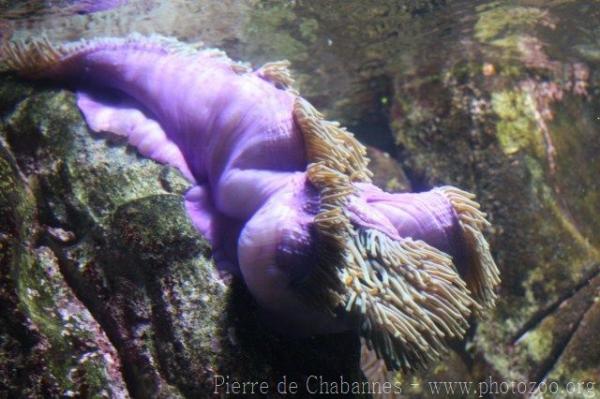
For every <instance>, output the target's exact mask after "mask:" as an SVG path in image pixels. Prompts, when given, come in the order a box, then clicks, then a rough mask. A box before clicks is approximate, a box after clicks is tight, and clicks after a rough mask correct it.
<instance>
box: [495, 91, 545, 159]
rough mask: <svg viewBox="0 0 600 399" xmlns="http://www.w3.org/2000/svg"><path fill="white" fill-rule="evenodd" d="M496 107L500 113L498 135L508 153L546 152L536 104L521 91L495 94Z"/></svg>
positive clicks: (500, 142)
mask: <svg viewBox="0 0 600 399" xmlns="http://www.w3.org/2000/svg"><path fill="white" fill-rule="evenodd" d="M491 103H492V108H493V110H494V112H495V113H496V115H497V116H498V122H497V123H496V135H497V138H498V143H499V144H500V147H501V148H502V150H503V151H504V153H505V154H507V155H513V154H515V153H517V152H519V151H522V150H525V149H528V150H530V151H532V153H533V154H535V155H536V156H538V157H543V156H544V152H545V147H544V141H543V136H542V132H541V129H540V128H539V126H538V123H537V121H536V119H535V113H534V112H535V104H534V103H533V99H532V98H531V96H530V95H529V94H527V93H525V92H523V91H521V90H518V89H517V90H505V91H500V92H495V93H492V101H491Z"/></svg>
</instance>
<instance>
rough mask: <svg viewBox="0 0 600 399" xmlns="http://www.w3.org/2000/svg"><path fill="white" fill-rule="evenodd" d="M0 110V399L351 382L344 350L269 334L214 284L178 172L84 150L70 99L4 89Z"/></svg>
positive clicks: (90, 139)
mask: <svg viewBox="0 0 600 399" xmlns="http://www.w3.org/2000/svg"><path fill="white" fill-rule="evenodd" d="M0 98H1V101H0V112H1V113H2V120H3V123H2V125H1V129H0V134H1V141H0V147H1V157H0V159H1V161H0V175H1V177H2V179H1V180H0V181H1V182H2V190H0V201H1V203H0V211H1V213H0V217H1V220H0V221H1V223H0V226H1V231H0V240H1V241H0V243H1V246H0V270H1V272H2V274H1V277H0V278H1V280H0V281H1V291H0V301H2V302H1V303H2V307H1V310H0V320H2V323H0V336H1V337H2V339H1V342H2V344H1V346H0V355H1V356H0V376H1V381H2V385H0V391H1V392H3V393H4V392H5V393H7V394H8V396H9V397H19V395H26V396H29V397H63V396H69V395H82V396H89V397H92V396H100V397H116V398H124V397H130V396H132V397H163V398H172V397H198V398H202V397H212V396H213V393H212V392H213V386H214V378H215V376H216V375H227V376H229V377H230V378H231V379H232V380H237V381H247V380H251V381H268V382H269V383H270V384H271V386H275V383H276V382H278V381H279V380H280V378H281V376H282V375H288V376H289V379H290V380H296V381H299V382H301V381H304V380H306V378H307V376H309V375H311V374H316V375H323V376H324V378H325V379H326V380H329V379H330V380H335V379H339V377H340V375H342V376H345V377H346V378H347V379H349V380H354V381H357V380H361V379H362V377H361V372H360V369H359V361H358V360H359V358H358V356H359V348H358V346H357V344H358V341H357V340H356V337H355V336H354V335H353V334H337V335H333V336H325V337H319V338H311V339H306V340H288V339H285V338H282V337H278V336H276V335H272V334H271V333H269V332H268V331H265V329H264V327H263V326H261V323H260V321H259V319H258V317H257V315H256V313H257V309H256V307H255V306H254V305H252V304H253V302H252V301H251V300H250V299H249V297H248V294H247V292H246V291H245V289H244V288H243V287H241V286H240V285H239V284H232V283H230V282H224V281H222V280H221V279H220V278H218V276H217V275H216V274H215V269H214V265H213V264H212V262H211V261H210V255H211V254H210V248H209V246H208V244H207V243H206V241H204V240H203V239H202V237H200V236H199V235H198V234H197V232H196V231H195V229H194V227H193V226H192V225H191V223H190V222H189V219H188V217H187V215H186V213H185V208H184V204H183V199H182V196H181V195H182V194H183V192H184V191H185V190H186V189H187V188H188V187H189V183H188V182H187V181H186V180H185V179H184V178H183V177H181V175H180V174H179V173H178V172H177V171H175V170H174V169H173V168H170V167H163V166H160V165H158V164H156V163H155V162H152V161H149V160H145V159H143V158H141V157H139V156H138V155H136V153H135V152H134V151H132V150H130V149H127V148H126V147H125V146H123V145H122V143H117V144H114V143H111V142H107V141H105V140H103V139H101V138H99V137H94V136H92V135H90V132H89V130H88V128H87V127H86V124H85V121H84V120H83V118H82V117H81V115H80V113H79V110H78V109H77V107H76V105H75V98H74V96H73V95H72V94H70V93H68V92H64V91H56V90H50V89H48V88H46V89H44V88H43V87H42V88H40V87H39V86H38V88H37V89H33V87H32V86H30V85H25V84H23V83H21V82H16V81H15V80H13V79H12V78H9V77H5V78H4V80H3V83H2V85H1V88H0ZM240 359H243V361H240ZM332 359H333V360H332Z"/></svg>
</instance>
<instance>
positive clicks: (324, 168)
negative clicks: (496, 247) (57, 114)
mask: <svg viewBox="0 0 600 399" xmlns="http://www.w3.org/2000/svg"><path fill="white" fill-rule="evenodd" d="M1 62H2V63H3V64H4V67H5V68H8V69H10V70H13V71H16V72H18V73H20V74H21V75H23V76H25V77H27V78H45V79H53V80H56V81H59V82H62V83H64V84H68V85H69V87H73V88H75V89H76V91H77V104H78V106H79V108H80V109H81V112H82V113H83V115H84V117H85V119H86V121H87V123H88V125H89V127H90V128H91V129H92V130H94V131H97V132H111V133H113V134H116V135H120V136H123V137H126V139H127V141H128V143H129V144H131V145H132V146H134V147H135V148H137V150H138V151H139V152H140V153H141V154H142V155H143V156H146V157H148V158H151V159H154V160H156V161H158V162H161V163H164V164H169V165H172V166H174V167H176V168H177V169H178V170H179V171H180V172H181V173H182V174H183V175H184V176H185V177H186V178H187V179H188V180H189V181H190V183H191V185H192V188H191V189H189V191H187V193H186V194H185V204H186V209H187V213H188V215H189V217H190V219H191V220H192V222H193V224H194V226H195V227H196V228H197V230H198V231H199V233H200V234H202V235H203V236H204V237H206V238H207V239H208V240H209V241H210V243H211V244H212V247H213V253H214V258H215V263H216V265H217V267H218V268H219V269H220V270H226V271H228V272H230V273H233V274H235V275H238V276H240V277H241V278H243V280H244V281H245V284H246V286H247V287H248V289H249V291H250V292H251V293H252V295H253V297H254V298H255V299H256V301H257V302H258V304H259V306H260V307H261V309H263V310H264V312H265V314H266V315H267V317H270V318H271V320H274V322H272V323H271V324H272V325H273V327H274V328H276V329H278V330H279V332H280V333H284V334H285V333H287V334H295V335H312V334H326V333H333V332H340V331H346V330H350V329H355V330H357V331H358V332H359V333H360V335H361V337H362V339H363V342H364V344H365V347H366V348H368V349H366V350H367V351H369V353H371V355H372V357H373V358H375V356H376V358H378V359H380V360H379V363H380V364H383V363H385V367H386V368H387V369H390V370H398V369H404V370H410V369H414V368H420V367H422V366H424V365H425V364H427V363H428V362H429V361H431V360H435V359H437V358H439V357H440V355H442V354H443V353H444V352H445V351H446V348H447V343H448V341H449V340H451V339H456V338H461V337H462V336H463V335H464V334H465V331H466V329H467V327H468V320H469V318H470V316H471V315H475V316H480V315H482V314H483V313H484V312H485V311H487V310H489V309H490V308H491V307H493V306H494V302H495V298H496V295H495V292H494V289H495V287H496V286H497V285H498V284H499V282H500V278H499V272H498V269H497V267H496V265H495V263H494V260H493V259H492V256H491V254H490V250H489V245H488V243H487V241H486V240H485V238H484V236H483V233H482V231H483V229H484V228H485V227H486V226H488V225H489V223H488V222H487V221H486V219H485V214H484V213H483V212H481V211H480V209H479V204H478V203H477V202H475V201H474V195H472V194H469V193H467V192H464V191H462V190H460V189H458V188H455V187H451V186H444V187H438V188H434V189H433V190H431V191H429V192H423V193H414V194H410V193H407V194H390V193H386V192H384V191H382V190H380V189H379V188H377V187H375V186H374V185H373V184H372V183H371V179H370V177H371V175H372V174H371V172H370V171H369V169H368V168H367V164H368V162H369V160H368V158H367V157H366V151H365V147H364V146H363V145H362V144H361V143H359V142H358V141H357V140H356V139H355V138H354V136H353V135H352V134H351V133H350V132H348V131H347V130H345V129H344V128H343V127H340V125H339V124H338V123H336V122H332V121H328V120H325V119H324V117H323V115H322V114H320V113H319V112H318V111H317V110H316V109H315V108H313V106H311V105H310V104H309V103H308V101H306V100H305V99H303V98H302V97H301V96H300V95H299V94H298V92H297V91H295V90H294V89H293V88H292V85H293V83H294V82H293V79H292V77H291V75H290V72H289V71H288V62H287V61H280V62H272V63H268V64H265V65H264V66H262V67H261V68H258V69H256V70H252V69H251V68H250V67H249V66H247V65H245V64H242V63H238V62H234V61H232V60H231V59H229V58H228V57H227V56H226V55H225V54H224V53H223V52H222V51H219V50H215V49H199V48H197V46H191V45H187V44H185V43H182V42H179V41H177V40H175V39H170V38H165V37H161V36H148V37H144V36H140V35H136V34H134V35H131V36H129V37H126V38H98V39H94V40H81V41H77V42H74V43H68V44H61V45H54V44H51V43H50V42H49V41H48V40H47V39H40V40H31V41H27V42H18V43H17V42H13V43H5V44H4V45H3V47H2V50H1Z"/></svg>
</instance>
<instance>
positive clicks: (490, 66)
mask: <svg viewBox="0 0 600 399" xmlns="http://www.w3.org/2000/svg"><path fill="white" fill-rule="evenodd" d="M584 3H585V2H568V3H567V2H564V4H561V6H560V7H558V6H557V7H556V8H552V7H544V8H543V9H542V8H541V7H534V6H532V7H519V6H516V5H505V6H498V5H488V6H481V7H479V8H477V9H476V10H472V11H473V12H472V15H471V17H470V19H469V20H470V21H472V22H471V23H472V25H471V26H472V28H465V29H464V30H463V31H462V33H461V34H459V35H457V36H456V37H455V38H454V40H453V41H450V42H446V43H445V46H446V48H447V50H446V51H445V52H443V53H442V57H443V58H444V59H445V62H443V63H440V62H437V60H436V61H432V62H431V63H428V61H425V62H424V63H423V64H421V65H419V64H418V66H419V67H417V68H414V71H413V73H406V72H405V71H398V73H397V77H396V80H395V82H396V83H395V85H396V88H395V91H396V93H397V94H396V97H395V101H394V105H393V108H392V111H391V112H392V115H393V124H394V128H395V135H396V139H397V143H398V145H399V156H400V157H401V159H403V165H404V166H405V168H406V170H407V174H408V175H409V176H411V177H413V180H412V181H411V182H412V183H413V185H414V186H416V187H420V186H421V187H424V188H427V187H430V186H435V185H439V184H446V183H450V184H455V185H458V186H459V187H463V188H466V189H468V190H471V191H475V192H476V193H477V194H478V197H479V200H480V202H481V204H482V205H483V208H484V210H485V211H486V212H488V213H489V217H490V220H491V222H492V225H493V228H492V229H491V230H490V231H489V233H490V236H491V247H492V249H493V252H494V255H495V258H496V260H497V262H498V264H499V266H500V268H501V271H502V279H503V283H502V286H501V289H500V291H499V301H498V306H497V308H496V310H495V311H494V312H492V313H491V314H490V315H489V317H488V318H487V319H485V320H482V321H481V322H479V323H478V324H477V327H476V329H475V330H474V332H473V337H472V338H471V339H470V340H468V341H467V344H466V346H465V347H464V348H462V349H459V352H458V353H459V354H461V355H460V356H461V358H462V359H463V361H464V362H465V364H466V365H467V366H468V367H467V369H466V372H465V375H464V376H462V377H461V379H460V380H462V381H485V379H486V378H487V379H490V380H489V381H497V382H498V381H499V382H502V381H508V382H514V383H515V385H516V384H517V383H518V382H528V381H532V382H535V383H540V382H542V381H543V383H542V385H540V388H544V387H546V388H547V387H549V386H550V385H551V384H553V383H554V384H555V385H552V387H555V388H557V389H559V390H560V392H559V393H557V394H556V395H557V396H558V397H564V396H565V395H567V394H572V395H575V396H577V395H581V396H584V395H587V396H589V395H591V396H593V394H594V393H595V394H596V395H597V394H598V392H599V391H598V389H600V387H598V386H597V384H595V385H594V382H595V381H597V380H598V376H599V375H600V368H599V366H598V365H599V364H600V357H599V356H598V351H597V350H595V349H592V347H594V348H595V344H592V343H591V342H593V341H594V340H595V338H593V333H592V332H591V331H592V330H591V329H592V328H594V327H592V326H597V324H598V312H597V309H596V308H597V307H598V306H597V298H598V293H599V292H600V291H599V290H600V280H598V274H599V273H600V241H599V239H598V237H599V233H600V217H599V216H598V212H597V210H598V203H600V201H599V199H600V198H599V195H600V186H599V185H598V183H597V182H598V179H597V176H598V174H599V173H600V162H598V157H597V154H598V151H600V141H599V140H598V137H599V134H598V133H599V131H600V125H599V124H598V118H597V110H598V109H599V106H600V103H599V100H598V93H599V88H600V87H599V86H598V82H599V80H598V75H597V71H596V69H595V67H597V61H595V60H594V59H593V57H587V58H586V57H583V56H582V57H576V56H574V55H573V53H571V52H570V48H569V47H567V46H565V45H564V43H563V42H561V41H560V40H556V38H559V37H566V36H569V40H572V41H573V42H580V43H581V44H582V45H584V44H585V45H587V46H590V45H591V44H590V43H589V39H590V35H592V34H591V32H597V28H596V27H595V22H594V21H595V18H594V16H593V15H594V14H589V13H590V12H591V10H590V9H589V7H586V6H585V5H584ZM574 24H577V27H575V26H574ZM577 32H582V33H581V34H579V33H577ZM596 36H597V35H596ZM434 40H435V39H434ZM596 48H598V44H597V43H596ZM428 49H429V50H428ZM424 50H425V51H431V50H430V47H429V46H427V45H425V46H424ZM423 59H424V60H426V58H423ZM415 178H416V180H415ZM595 334H596V335H597V334H598V330H596V333H595ZM583 348H588V349H587V350H586V349H583ZM569 384H570V385H569ZM577 384H580V387H579V389H582V390H580V391H578V392H579V393H577V391H572V392H571V391H569V388H573V385H577ZM582 387H583V388H582ZM573 389H575V388H573ZM556 395H555V396H552V394H551V392H548V393H547V396H548V397H556ZM515 396H518V395H515Z"/></svg>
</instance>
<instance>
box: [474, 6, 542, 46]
mask: <svg viewBox="0 0 600 399" xmlns="http://www.w3.org/2000/svg"><path fill="white" fill-rule="evenodd" d="M487 7H489V9H486V10H484V11H480V12H479V19H478V20H477V23H476V24H475V34H474V37H475V38H476V39H477V40H479V41H480V42H483V43H489V42H491V41H492V40H493V39H498V38H499V37H501V36H509V34H513V33H516V32H517V31H524V30H530V29H531V28H533V27H535V26H536V25H537V24H538V23H539V22H540V21H543V20H545V19H546V18H547V17H548V14H547V12H546V11H543V10H540V9H539V8H535V7H518V6H507V5H498V4H497V3H492V4H491V5H486V8H487ZM480 10H481V8H480Z"/></svg>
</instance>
